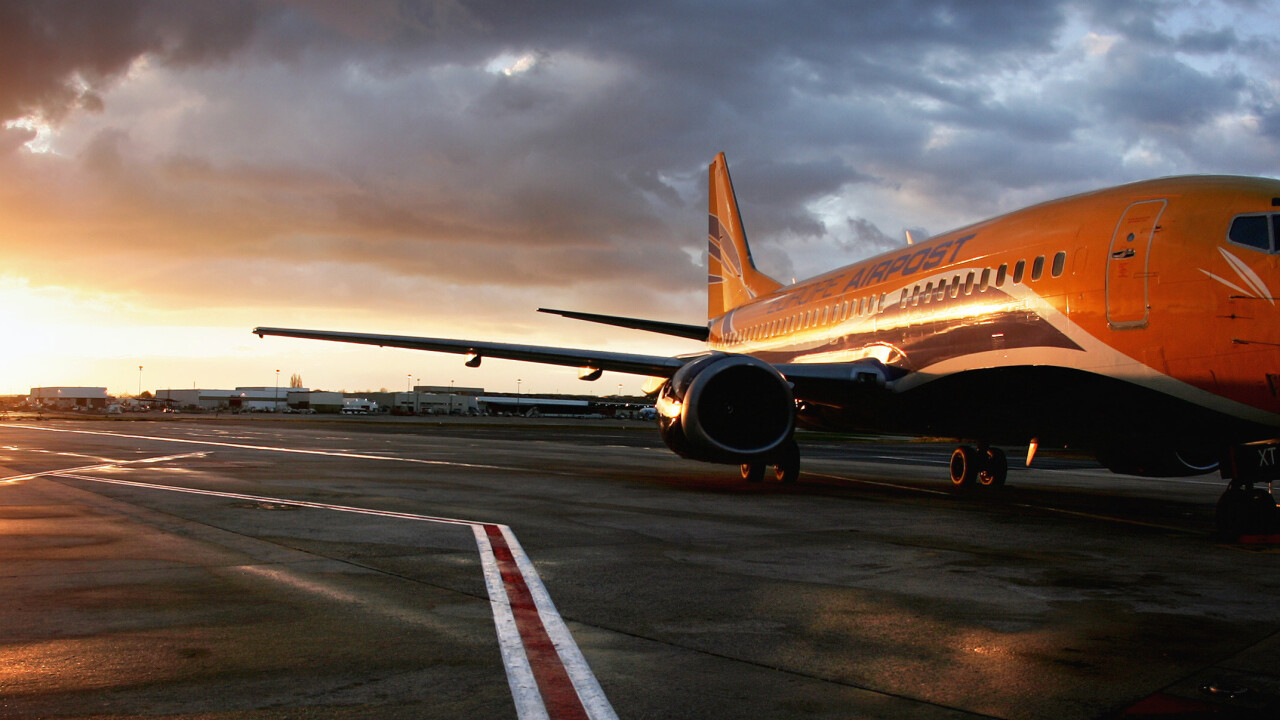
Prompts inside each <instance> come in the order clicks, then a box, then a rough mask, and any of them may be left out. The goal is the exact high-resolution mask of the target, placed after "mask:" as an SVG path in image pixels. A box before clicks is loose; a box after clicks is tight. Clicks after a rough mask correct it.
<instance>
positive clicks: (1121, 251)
mask: <svg viewBox="0 0 1280 720" xmlns="http://www.w3.org/2000/svg"><path fill="white" fill-rule="evenodd" d="M1167 204H1168V202H1167V201H1166V200H1143V201H1141V202H1136V203H1134V204H1132V205H1130V206H1129V207H1128V208H1126V209H1125V211H1124V215H1122V216H1121V217H1120V222H1118V223H1116V231H1115V234H1114V235H1112V236H1111V247H1110V248H1108V250H1107V325H1108V326H1109V327H1110V328H1111V329H1112V330H1136V329H1140V328H1145V327H1146V326H1147V316H1148V314H1149V311H1150V309H1151V308H1150V306H1149V304H1148V302H1147V295H1148V288H1147V282H1148V279H1149V278H1150V277H1151V275H1152V272H1151V268H1150V256H1151V243H1152V241H1153V240H1154V239H1155V231H1156V228H1157V227H1158V223H1159V221H1160V215H1161V214H1162V213H1163V212H1164V208H1165V205H1167Z"/></svg>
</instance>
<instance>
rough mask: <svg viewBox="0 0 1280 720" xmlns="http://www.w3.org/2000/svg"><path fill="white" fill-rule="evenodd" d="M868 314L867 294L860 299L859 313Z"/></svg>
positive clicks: (860, 314)
mask: <svg viewBox="0 0 1280 720" xmlns="http://www.w3.org/2000/svg"><path fill="white" fill-rule="evenodd" d="M866 314H867V298H866V296H863V297H861V298H859V299H858V315H859V316H862V315H866Z"/></svg>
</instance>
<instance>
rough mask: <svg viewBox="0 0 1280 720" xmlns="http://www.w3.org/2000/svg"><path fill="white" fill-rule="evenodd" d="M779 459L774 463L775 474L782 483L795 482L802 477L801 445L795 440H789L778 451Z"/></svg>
mask: <svg viewBox="0 0 1280 720" xmlns="http://www.w3.org/2000/svg"><path fill="white" fill-rule="evenodd" d="M778 452H779V455H778V459H777V460H776V461H775V462H774V465H773V476H774V478H775V479H777V481H778V482H780V483H793V482H795V481H796V480H799V479H800V446H799V445H797V444H796V441H795V440H788V441H787V443H786V445H784V446H783V447H782V449H781V450H779V451H778Z"/></svg>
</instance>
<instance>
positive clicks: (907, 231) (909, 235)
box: [903, 230, 916, 245]
mask: <svg viewBox="0 0 1280 720" xmlns="http://www.w3.org/2000/svg"><path fill="white" fill-rule="evenodd" d="M903 232H905V233H906V234H907V244H908V245H915V244H916V241H915V239H913V238H912V237H911V231H910V230H903Z"/></svg>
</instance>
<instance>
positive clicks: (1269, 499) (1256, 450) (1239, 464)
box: [1215, 440, 1280, 540]
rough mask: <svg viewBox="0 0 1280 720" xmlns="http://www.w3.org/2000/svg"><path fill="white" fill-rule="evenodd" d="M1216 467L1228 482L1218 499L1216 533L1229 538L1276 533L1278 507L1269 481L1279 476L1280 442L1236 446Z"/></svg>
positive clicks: (1279, 522)
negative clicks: (1229, 482) (1263, 486)
mask: <svg viewBox="0 0 1280 720" xmlns="http://www.w3.org/2000/svg"><path fill="white" fill-rule="evenodd" d="M1219 467H1220V469H1221V472H1222V476H1223V477H1225V478H1228V479H1230V481H1231V484H1230V485H1229V486H1228V487H1227V490H1226V492H1224V493H1222V497H1220V498H1218V507H1217V512H1216V514H1215V519H1216V520H1217V525H1218V534H1219V535H1221V536H1222V537H1223V538H1225V539H1229V540H1239V539H1240V538H1242V537H1245V536H1251V535H1252V536H1258V535H1280V510H1277V509H1276V499H1275V496H1274V495H1272V494H1271V483H1272V482H1274V481H1275V480H1277V479H1280V441H1277V440H1272V441H1269V442H1259V443H1250V444H1248V445H1236V446H1235V447H1232V448H1231V449H1230V450H1228V451H1227V457H1226V459H1225V461H1224V462H1223V463H1221V465H1220V466H1219ZM1261 485H1266V488H1265V489H1264V488H1262V487H1260V486H1261Z"/></svg>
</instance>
